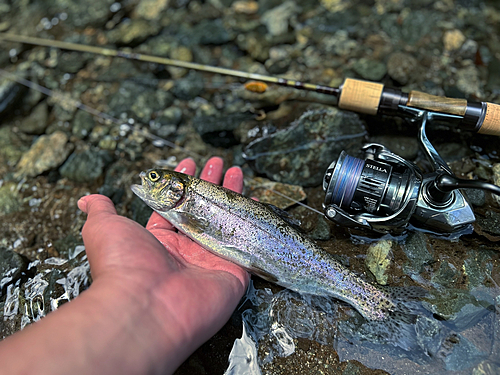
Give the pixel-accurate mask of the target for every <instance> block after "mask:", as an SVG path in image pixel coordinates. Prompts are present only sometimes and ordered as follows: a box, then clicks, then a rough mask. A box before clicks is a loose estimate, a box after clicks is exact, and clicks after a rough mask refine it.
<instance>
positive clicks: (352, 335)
mask: <svg viewBox="0 0 500 375" xmlns="http://www.w3.org/2000/svg"><path fill="white" fill-rule="evenodd" d="M384 291H385V293H386V294H387V295H388V296H389V298H390V300H391V302H392V305H393V306H392V308H391V309H390V310H388V311H386V312H385V314H384V315H385V317H384V319H381V320H368V319H363V318H362V317H361V316H358V317H357V318H354V319H349V320H347V321H344V322H343V323H342V324H341V325H340V326H339V328H340V331H341V332H342V333H343V334H344V336H345V337H346V338H348V339H350V340H358V341H368V342H370V343H375V344H391V345H393V346H395V347H397V348H400V349H403V350H404V351H405V352H407V353H412V354H411V356H414V357H421V358H422V359H423V358H425V357H434V356H435V355H436V354H437V353H438V352H439V351H440V350H442V346H443V343H447V342H449V341H450V340H449V338H450V337H452V336H453V335H454V332H453V331H452V330H451V329H449V328H447V327H445V326H444V325H443V324H442V323H441V322H440V321H438V320H437V319H435V318H434V317H433V316H432V314H431V313H430V312H429V311H428V310H426V309H425V308H424V306H423V305H422V299H423V298H424V297H425V296H426V295H427V292H426V291H425V290H424V289H422V288H418V287H405V288H384ZM451 341H453V340H451Z"/></svg>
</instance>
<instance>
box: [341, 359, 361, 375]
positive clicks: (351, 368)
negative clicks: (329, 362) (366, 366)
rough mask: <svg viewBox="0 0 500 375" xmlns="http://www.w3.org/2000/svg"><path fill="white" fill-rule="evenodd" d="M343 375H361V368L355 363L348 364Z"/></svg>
mask: <svg viewBox="0 0 500 375" xmlns="http://www.w3.org/2000/svg"><path fill="white" fill-rule="evenodd" d="M342 375H361V368H360V367H359V366H358V365H357V364H355V363H354V362H348V363H347V365H346V366H345V368H344V371H342Z"/></svg>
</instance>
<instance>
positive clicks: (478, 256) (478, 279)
mask: <svg viewBox="0 0 500 375" xmlns="http://www.w3.org/2000/svg"><path fill="white" fill-rule="evenodd" d="M497 228H498V227H497ZM494 256H495V252H494V251H492V250H489V249H487V248H480V249H478V250H469V251H468V252H467V256H466V257H465V259H464V265H463V271H464V274H465V275H467V286H468V287H469V289H471V288H473V287H477V286H480V285H482V284H483V283H484V281H485V279H487V278H488V279H489V278H491V271H492V269H493V257H494Z"/></svg>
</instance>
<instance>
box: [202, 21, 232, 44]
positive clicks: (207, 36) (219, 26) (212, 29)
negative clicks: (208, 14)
mask: <svg viewBox="0 0 500 375" xmlns="http://www.w3.org/2000/svg"><path fill="white" fill-rule="evenodd" d="M193 33H194V35H195V38H196V39H197V40H198V41H199V43H200V44H215V45H220V44H224V43H227V42H229V41H231V40H232V39H233V37H232V35H231V34H230V33H229V31H228V30H227V29H226V28H225V27H224V24H223V23H222V20H220V19H216V20H203V21H201V22H200V23H199V24H198V25H196V27H195V28H194V30H193Z"/></svg>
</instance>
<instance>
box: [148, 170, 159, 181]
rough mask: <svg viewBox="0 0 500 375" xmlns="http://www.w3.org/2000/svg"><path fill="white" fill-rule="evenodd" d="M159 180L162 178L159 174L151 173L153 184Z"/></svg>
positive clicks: (150, 177)
mask: <svg viewBox="0 0 500 375" xmlns="http://www.w3.org/2000/svg"><path fill="white" fill-rule="evenodd" d="M159 178H160V175H159V174H158V173H156V172H155V171H151V172H149V179H150V180H151V181H152V182H155V181H158V179H159Z"/></svg>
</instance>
